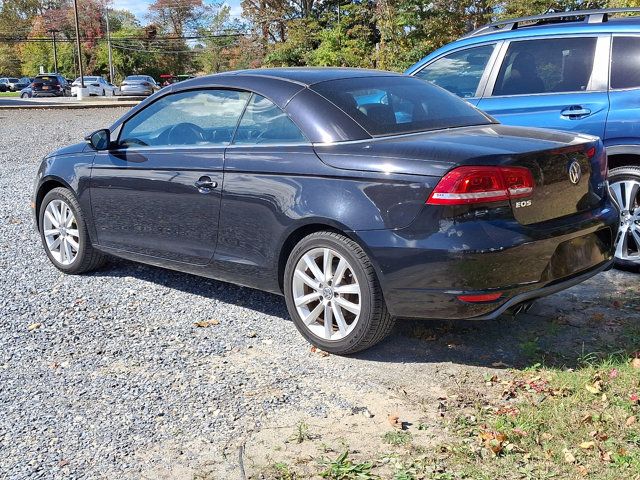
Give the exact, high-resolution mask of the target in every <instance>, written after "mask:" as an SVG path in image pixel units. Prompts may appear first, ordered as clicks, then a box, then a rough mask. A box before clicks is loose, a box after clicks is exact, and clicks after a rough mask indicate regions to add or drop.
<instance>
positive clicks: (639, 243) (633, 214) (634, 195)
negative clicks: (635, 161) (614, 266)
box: [609, 180, 640, 262]
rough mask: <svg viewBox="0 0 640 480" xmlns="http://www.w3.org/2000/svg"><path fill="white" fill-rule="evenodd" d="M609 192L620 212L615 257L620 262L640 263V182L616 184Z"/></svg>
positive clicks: (610, 187) (620, 182)
mask: <svg viewBox="0 0 640 480" xmlns="http://www.w3.org/2000/svg"><path fill="white" fill-rule="evenodd" d="M609 191H610V192H611V198H612V199H613V201H614V202H615V203H616V206H617V207H618V209H619V211H620V229H619V230H618V237H617V239H616V253H615V256H616V258H617V259H618V260H625V261H632V262H640V181H637V180H622V181H619V182H615V183H612V184H611V185H610V186H609Z"/></svg>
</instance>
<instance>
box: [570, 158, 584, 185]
mask: <svg viewBox="0 0 640 480" xmlns="http://www.w3.org/2000/svg"><path fill="white" fill-rule="evenodd" d="M581 178H582V168H580V164H579V163H578V162H577V161H576V160H574V161H573V162H571V165H569V181H570V182H571V183H573V184H574V185H577V184H578V183H579V182H580V179H581Z"/></svg>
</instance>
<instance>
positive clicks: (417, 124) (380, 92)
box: [311, 76, 492, 136]
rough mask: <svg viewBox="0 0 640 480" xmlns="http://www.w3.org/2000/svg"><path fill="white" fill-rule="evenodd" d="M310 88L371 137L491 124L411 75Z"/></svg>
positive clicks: (374, 78) (340, 82)
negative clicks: (356, 123) (346, 115)
mask: <svg viewBox="0 0 640 480" xmlns="http://www.w3.org/2000/svg"><path fill="white" fill-rule="evenodd" d="M311 88H312V89H313V90H315V91H316V92H318V93H319V94H320V95H322V96H323V97H325V98H327V99H328V100H330V101H331V102H333V103H334V104H335V105H337V106H338V107H340V108H341V109H342V110H343V111H344V112H345V113H347V114H348V115H349V116H351V118H353V119H354V120H355V121H356V122H358V123H359V124H360V125H361V126H362V127H363V128H364V129H365V130H366V131H367V132H369V134H370V135H373V136H384V135H395V134H402V133H413V132H422V131H426V130H438V129H442V128H453V127H464V126H469V125H486V124H489V123H492V121H491V120H490V119H489V118H488V117H487V116H485V115H483V114H482V113H480V111H478V110H476V109H475V108H473V107H472V106H471V105H469V104H468V103H467V102H465V101H464V100H461V99H460V98H458V97H456V96H455V95H453V94H451V93H449V92H447V91H446V90H443V89H441V88H439V87H436V86H434V85H432V84H430V83H427V82H425V81H424V80H420V79H417V78H413V77H401V76H389V77H363V78H355V79H354V78H349V79H340V80H330V81H327V82H320V83H317V84H316V85H313V86H312V87H311Z"/></svg>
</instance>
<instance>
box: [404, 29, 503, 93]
mask: <svg viewBox="0 0 640 480" xmlns="http://www.w3.org/2000/svg"><path fill="white" fill-rule="evenodd" d="M503 43H504V40H492V41H488V42H482V43H474V44H472V45H465V46H463V47H458V48H455V49H453V50H449V51H447V52H445V53H443V54H442V55H439V56H437V57H436V58H434V59H433V60H431V61H430V62H429V63H425V64H424V65H422V66H420V67H419V68H418V69H416V70H415V71H414V72H412V73H411V76H412V77H415V76H417V75H418V73H420V72H421V71H422V70H424V69H425V68H427V67H428V66H429V65H433V64H434V63H435V62H437V61H438V60H440V59H442V58H444V57H446V56H448V55H451V54H453V53H457V52H461V51H463V50H469V49H471V48H477V47H485V46H487V45H493V51H492V52H491V55H490V56H489V60H487V64H486V65H485V66H484V70H483V72H482V75H481V76H480V80H479V81H478V86H477V87H476V93H475V95H474V96H473V97H468V98H463V97H460V98H462V99H463V100H467V101H469V100H477V99H478V98H480V97H481V95H482V92H484V90H485V86H486V83H487V80H488V78H489V74H490V73H491V71H492V69H493V65H494V64H495V61H496V59H497V57H498V51H499V50H500V48H501V47H502V44H503ZM427 81H428V80H427ZM440 88H443V87H440Z"/></svg>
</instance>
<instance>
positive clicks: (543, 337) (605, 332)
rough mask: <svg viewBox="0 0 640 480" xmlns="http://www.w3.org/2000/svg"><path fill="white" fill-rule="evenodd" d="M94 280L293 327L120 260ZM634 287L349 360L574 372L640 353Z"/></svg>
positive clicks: (463, 325) (411, 324) (618, 284)
mask: <svg viewBox="0 0 640 480" xmlns="http://www.w3.org/2000/svg"><path fill="white" fill-rule="evenodd" d="M93 275H96V276H109V277H129V276H130V277H135V278H137V279H140V280H145V281H148V282H153V283H155V284H159V285H163V286H165V287H167V288H171V289H176V290H179V291H182V292H186V293H189V294H192V295H199V296H201V297H205V298H210V299H215V300H218V301H221V302H225V303H231V304H235V305H239V306H242V307H245V308H250V309H252V310H255V311H258V312H261V313H263V314H265V315H269V316H274V317H279V318H282V319H284V320H287V321H290V318H289V315H288V313H287V309H286V306H285V303H284V299H283V298H282V297H280V296H278V295H274V294H270V293H266V292H262V291H259V290H253V289H250V288H244V287H240V286H237V285H233V284H229V283H224V282H220V281H216V280H211V279H208V278H203V277H198V276H195V275H190V274H186V273H180V272H175V271H171V270H166V269H162V268H159V267H153V266H148V265H142V264H137V263H134V262H129V261H126V260H120V259H113V260H112V261H111V262H110V263H109V265H108V266H106V267H105V268H103V269H101V270H100V271H98V272H96V273H94V274H93ZM639 282H640V275H634V274H631V273H623V272H613V273H608V274H606V275H604V274H603V275H600V276H598V277H596V278H594V279H592V280H590V281H589V282H586V283H584V284H582V285H579V286H577V287H574V288H572V289H571V290H568V291H565V292H561V293H559V294H556V295H552V296H550V297H546V298H543V299H540V300H539V301H538V302H537V304H536V305H535V306H534V307H533V308H532V309H531V310H530V311H529V312H527V313H525V314H521V315H519V316H517V317H515V318H514V317H501V318H498V319H496V320H486V321H471V320H467V321H462V320H458V321H443V320H399V321H398V322H397V324H396V328H395V330H394V332H393V333H392V334H391V335H390V337H389V338H388V339H386V340H385V341H384V342H382V343H381V344H379V345H377V346H375V347H373V348H371V349H369V350H366V351H364V352H361V353H358V354H356V355H353V356H351V358H353V359H358V360H365V361H372V362H392V363H440V362H451V363H456V364H466V365H476V366H484V367H493V368H510V367H513V368H524V367H527V366H532V365H535V364H543V365H546V366H548V367H565V368H578V367H580V366H581V365H584V364H585V363H586V362H588V361H590V360H595V359H597V358H601V357H606V356H609V355H614V354H619V353H627V354H630V353H632V352H635V351H637V350H640V293H639V292H638V290H639V289H638V284H639ZM629 292H631V294H629Z"/></svg>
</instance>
